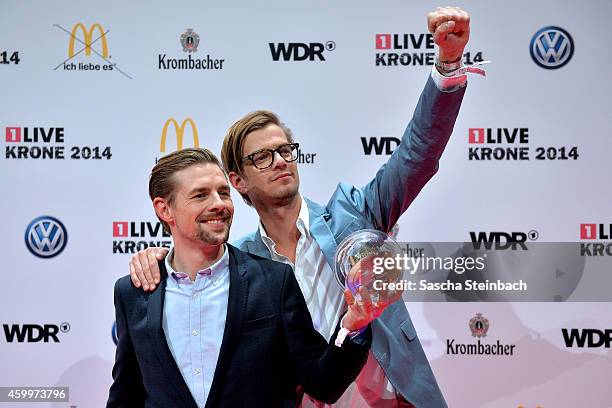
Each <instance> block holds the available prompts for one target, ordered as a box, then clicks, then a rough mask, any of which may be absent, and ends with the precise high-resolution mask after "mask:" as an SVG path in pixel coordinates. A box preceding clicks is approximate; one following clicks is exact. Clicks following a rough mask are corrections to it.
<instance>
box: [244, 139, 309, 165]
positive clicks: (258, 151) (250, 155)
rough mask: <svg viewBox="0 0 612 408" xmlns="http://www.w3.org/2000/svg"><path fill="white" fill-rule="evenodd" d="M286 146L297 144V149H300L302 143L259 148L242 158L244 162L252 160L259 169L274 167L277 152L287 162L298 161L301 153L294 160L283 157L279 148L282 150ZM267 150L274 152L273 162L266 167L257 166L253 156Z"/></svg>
mask: <svg viewBox="0 0 612 408" xmlns="http://www.w3.org/2000/svg"><path fill="white" fill-rule="evenodd" d="M286 146H295V150H298V149H299V147H300V144H299V143H283V144H282V145H280V146H278V147H277V148H276V149H259V150H257V151H255V152H253V153H251V154H249V155H248V156H244V157H243V158H242V164H244V163H246V162H247V161H250V162H251V164H252V165H253V167H255V168H256V169H258V170H265V169H267V168H270V167H272V165H273V164H274V160H276V153H278V155H279V156H280V157H281V158H282V159H283V160H284V161H285V162H287V163H292V162H294V161H296V160H297V159H298V158H299V155H296V157H295V159H293V160H287V159H285V158H284V157H283V155H282V154H281V153H280V152H279V150H280V149H282V148H283V147H286ZM265 151H268V152H270V153H271V154H272V161H271V162H270V164H269V165H268V166H266V167H257V165H256V164H255V160H253V157H254V156H255V155H256V154H259V153H261V152H265Z"/></svg>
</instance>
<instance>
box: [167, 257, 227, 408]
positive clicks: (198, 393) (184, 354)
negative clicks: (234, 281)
mask: <svg viewBox="0 0 612 408" xmlns="http://www.w3.org/2000/svg"><path fill="white" fill-rule="evenodd" d="M173 258H174V249H172V250H171V251H170V254H169V255H168V256H167V257H166V260H165V263H166V269H167V271H168V277H167V278H166V293H165V300H164V312H163V320H162V327H163V329H164V334H165V336H166V341H167V343H168V347H169V348H170V352H171V353H172V357H174V360H175V361H176V364H177V365H178V368H179V369H180V371H181V374H182V375H183V379H184V380H185V383H186V384H187V386H188V387H189V391H191V395H192V396H193V398H194V400H195V401H196V403H197V404H198V407H201V408H203V407H204V405H205V404H206V400H207V399H208V394H209V393H210V387H211V385H212V381H213V377H214V374H215V367H216V366H217V360H218V359H219V351H220V349H221V343H222V341H223V333H224V331H225V320H226V318H227V303H228V295H229V287H230V280H229V255H228V251H227V247H225V248H224V253H223V256H222V257H221V258H220V259H219V260H218V261H217V262H215V263H214V264H213V265H212V266H210V267H209V268H206V269H203V270H201V271H198V273H197V274H196V279H195V281H191V280H190V279H189V275H188V274H187V273H185V272H177V271H175V270H174V269H173V268H172V266H171V262H172V259H173Z"/></svg>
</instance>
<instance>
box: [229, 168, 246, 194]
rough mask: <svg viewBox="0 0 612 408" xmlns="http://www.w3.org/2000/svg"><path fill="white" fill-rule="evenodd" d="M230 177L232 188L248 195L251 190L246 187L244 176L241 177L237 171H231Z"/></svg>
mask: <svg viewBox="0 0 612 408" xmlns="http://www.w3.org/2000/svg"><path fill="white" fill-rule="evenodd" d="M228 176H229V181H230V183H231V184H232V187H234V188H235V189H236V191H238V192H239V193H240V194H247V193H248V191H249V189H248V188H247V186H246V180H245V177H244V176H241V175H240V174H238V173H236V172H235V171H230V172H229V174H228Z"/></svg>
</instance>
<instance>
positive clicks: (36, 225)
mask: <svg viewBox="0 0 612 408" xmlns="http://www.w3.org/2000/svg"><path fill="white" fill-rule="evenodd" d="M67 242H68V233H67V231H66V227H64V224H62V222H61V221H60V220H58V219H57V218H54V217H50V216H48V215H43V216H41V217H38V218H35V219H34V220H33V221H32V222H31V223H30V224H29V225H28V227H27V228H26V232H25V243H26V246H27V247H28V249H29V250H30V252H31V253H32V254H33V255H36V256H38V257H39V258H53V257H54V256H57V255H59V254H60V253H61V252H62V251H63V250H64V248H65V247H66V243H67Z"/></svg>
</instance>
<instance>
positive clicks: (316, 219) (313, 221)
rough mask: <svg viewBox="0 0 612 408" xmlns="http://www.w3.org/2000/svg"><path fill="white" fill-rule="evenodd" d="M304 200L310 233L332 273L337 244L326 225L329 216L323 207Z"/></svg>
mask: <svg viewBox="0 0 612 408" xmlns="http://www.w3.org/2000/svg"><path fill="white" fill-rule="evenodd" d="M304 200H306V202H307V204H308V215H309V218H310V233H311V234H312V236H313V237H314V239H315V241H317V244H319V248H321V251H323V255H325V259H326V260H327V263H328V264H329V266H330V267H331V268H332V271H334V270H335V267H334V256H335V254H336V249H337V248H338V244H337V243H336V240H335V238H334V234H333V233H332V232H331V230H330V229H329V226H328V225H327V218H328V217H329V216H330V215H329V213H328V212H327V211H326V210H325V207H323V206H321V205H319V204H317V203H315V202H313V201H310V200H309V199H307V198H304Z"/></svg>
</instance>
